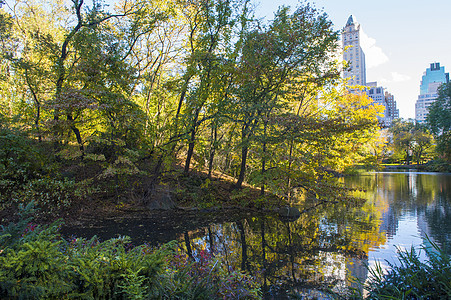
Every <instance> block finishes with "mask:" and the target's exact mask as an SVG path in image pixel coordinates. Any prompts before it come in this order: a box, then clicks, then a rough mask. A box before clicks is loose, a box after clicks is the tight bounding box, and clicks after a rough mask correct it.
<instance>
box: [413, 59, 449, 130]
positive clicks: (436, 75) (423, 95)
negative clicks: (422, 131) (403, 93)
mask: <svg viewBox="0 0 451 300" xmlns="http://www.w3.org/2000/svg"><path fill="white" fill-rule="evenodd" d="M448 82H449V73H445V67H441V66H440V63H438V62H437V63H432V64H431V66H430V68H427V69H426V71H425V72H424V73H423V77H422V78H421V85H420V95H418V100H417V102H416V104H415V120H416V121H417V122H418V123H424V122H425V121H426V117H427V115H428V112H429V106H430V105H431V104H432V103H433V102H434V101H435V99H437V96H438V95H437V89H438V88H439V86H440V85H442V83H448Z"/></svg>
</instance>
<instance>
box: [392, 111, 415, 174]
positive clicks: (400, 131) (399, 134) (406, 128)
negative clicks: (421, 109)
mask: <svg viewBox="0 0 451 300" xmlns="http://www.w3.org/2000/svg"><path fill="white" fill-rule="evenodd" d="M414 127H415V124H414V122H413V121H412V120H407V121H406V120H403V119H398V120H395V121H394V122H393V124H392V127H391V128H390V132H391V133H392V134H393V146H394V149H395V151H399V152H401V153H403V155H404V160H405V162H406V165H409V164H410V159H411V157H412V152H413V144H414V138H413V135H412V131H413V129H414Z"/></svg>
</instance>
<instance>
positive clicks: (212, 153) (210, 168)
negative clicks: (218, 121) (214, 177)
mask: <svg viewBox="0 0 451 300" xmlns="http://www.w3.org/2000/svg"><path fill="white" fill-rule="evenodd" d="M217 139H218V130H217V128H216V126H215V127H214V128H212V141H211V147H210V157H209V159H208V178H211V173H212V172H213V160H214V158H215V152H216V141H217Z"/></svg>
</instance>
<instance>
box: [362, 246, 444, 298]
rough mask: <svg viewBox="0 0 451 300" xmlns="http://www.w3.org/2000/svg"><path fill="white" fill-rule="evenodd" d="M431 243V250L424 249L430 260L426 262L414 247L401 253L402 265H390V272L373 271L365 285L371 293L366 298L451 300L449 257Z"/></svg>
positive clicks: (400, 260) (377, 268)
mask: <svg viewBox="0 0 451 300" xmlns="http://www.w3.org/2000/svg"><path fill="white" fill-rule="evenodd" d="M430 242H431V241H430ZM431 244H432V247H425V246H423V247H422V250H423V251H425V252H426V254H427V257H428V259H427V260H426V261H425V262H422V261H421V260H420V256H419V253H417V252H416V251H415V249H413V248H412V249H411V250H410V251H401V252H400V256H399V265H392V264H390V268H391V269H390V270H389V271H388V272H387V273H384V271H383V270H382V268H381V266H380V265H376V267H375V268H374V269H370V278H369V281H368V283H367V284H366V285H365V286H364V288H365V289H366V290H367V291H368V296H367V298H366V299H451V263H450V257H449V256H448V255H447V254H446V253H445V252H444V251H442V250H441V249H440V248H439V247H438V246H437V245H436V244H434V243H433V242H431ZM420 251H421V250H420Z"/></svg>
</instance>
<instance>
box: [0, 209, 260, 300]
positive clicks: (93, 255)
mask: <svg viewBox="0 0 451 300" xmlns="http://www.w3.org/2000/svg"><path fill="white" fill-rule="evenodd" d="M20 213H21V218H20V220H19V221H18V222H17V223H11V224H9V225H8V226H6V227H5V226H2V227H1V231H0V266H1V267H0V298H1V299H69V298H75V299H209V298H210V299H218V298H227V299H235V298H240V299H244V298H247V299H256V298H258V297H260V296H259V289H258V287H257V284H256V282H255V281H254V280H253V279H252V278H251V277H249V276H246V275H244V274H242V273H240V272H238V271H231V270H229V269H226V268H225V267H223V264H222V260H221V259H220V258H219V257H214V256H212V255H210V254H207V253H206V252H202V251H201V252H200V253H199V256H198V257H194V258H189V257H188V256H186V255H183V254H181V253H180V252H177V251H176V246H177V243H176V242H171V243H169V244H167V245H164V246H162V247H160V248H158V249H153V248H151V247H149V246H147V245H141V246H138V247H133V246H131V244H130V239H129V238H128V237H118V238H114V239H109V240H107V241H104V242H100V241H99V240H98V239H97V238H95V237H94V238H92V239H90V240H86V239H81V238H72V239H69V240H65V239H63V238H62V237H61V236H60V235H59V228H60V225H61V222H55V223H53V224H50V225H42V226H40V225H36V224H33V223H32V222H31V221H32V218H31V217H29V216H30V215H32V214H34V213H35V210H34V209H33V203H31V204H29V205H27V206H26V207H25V208H21V211H20Z"/></svg>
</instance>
